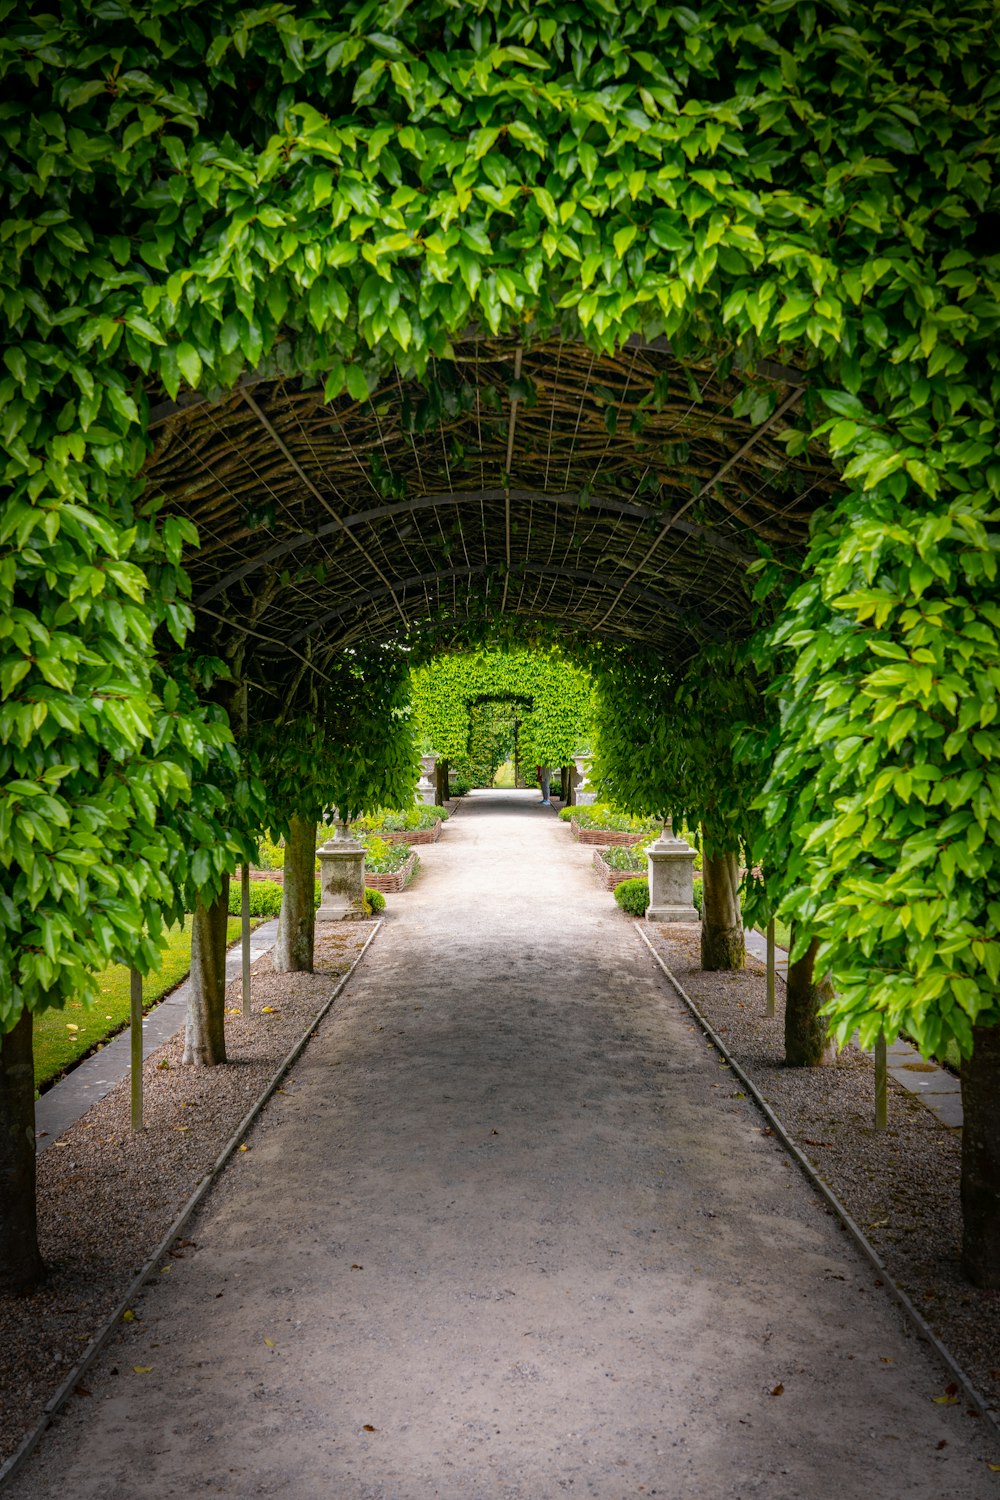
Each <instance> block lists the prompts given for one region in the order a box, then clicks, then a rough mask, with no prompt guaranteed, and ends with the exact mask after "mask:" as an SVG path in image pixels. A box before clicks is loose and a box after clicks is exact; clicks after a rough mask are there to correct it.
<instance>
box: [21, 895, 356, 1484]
mask: <svg viewBox="0 0 1000 1500" xmlns="http://www.w3.org/2000/svg"><path fill="white" fill-rule="evenodd" d="M383 920H384V919H383V918H379V920H378V921H377V922H376V923H375V926H374V928H373V929H372V931H371V932H370V933H369V934H368V937H367V939H366V941H365V945H364V947H363V948H362V950H361V952H360V953H359V954H358V956H357V958H356V959H355V960H354V962H353V963H352V964H351V967H350V968H349V969H348V971H347V973H346V974H343V975H341V978H340V982H339V983H338V984H337V986H336V988H335V989H334V991H333V994H332V995H331V996H330V997H329V999H328V1000H325V1001H324V1002H323V1004H322V1006H321V1007H320V1009H319V1010H318V1011H317V1013H316V1015H315V1016H313V1018H312V1020H311V1021H310V1022H309V1025H308V1026H307V1027H306V1029H305V1031H304V1032H303V1033H302V1035H301V1036H300V1037H299V1040H298V1041H297V1042H295V1043H294V1044H293V1045H292V1049H291V1051H290V1052H288V1053H286V1054H285V1057H284V1058H283V1060H282V1061H281V1062H280V1063H279V1064H278V1070H277V1072H276V1073H275V1074H274V1076H273V1077H272V1079H271V1081H270V1083H269V1084H268V1085H267V1087H266V1088H265V1089H264V1092H263V1093H262V1094H261V1095H260V1097H259V1098H258V1100H257V1102H256V1104H254V1105H252V1106H251V1108H250V1109H249V1111H248V1112H247V1114H245V1115H244V1117H243V1119H242V1120H241V1121H240V1123H239V1125H238V1126H237V1128H236V1131H235V1132H234V1134H233V1135H232V1136H230V1138H229V1140H228V1141H227V1142H226V1144H225V1145H224V1146H223V1148H222V1150H221V1151H220V1153H219V1155H218V1156H217V1157H216V1159H215V1161H214V1163H213V1164H212V1166H210V1167H209V1169H208V1171H207V1172H206V1173H205V1175H204V1177H203V1178H202V1179H201V1181H200V1182H199V1183H198V1185H197V1187H196V1188H195V1190H194V1192H193V1193H192V1194H191V1196H190V1198H189V1199H188V1200H187V1202H186V1203H185V1205H184V1207H183V1208H182V1209H181V1211H180V1213H179V1214H178V1215H177V1217H176V1218H175V1219H174V1221H173V1223H172V1224H171V1225H170V1228H169V1229H168V1230H167V1232H166V1234H165V1235H164V1236H163V1238H162V1239H161V1240H160V1242H159V1243H158V1245H157V1246H156V1249H155V1250H154V1251H153V1253H152V1255H151V1256H150V1257H149V1258H148V1260H147V1261H146V1263H145V1265H144V1266H143V1268H142V1270H141V1271H140V1272H139V1274H138V1275H137V1276H136V1277H134V1278H133V1280H132V1281H131V1283H130V1284H129V1287H128V1290H127V1291H126V1293H125V1296H124V1297H123V1298H122V1300H121V1301H120V1302H119V1303H118V1306H117V1307H116V1308H115V1309H114V1310H113V1312H111V1313H109V1314H108V1316H107V1318H106V1319H105V1320H104V1322H103V1323H102V1325H101V1326H100V1328H99V1329H98V1331H97V1333H95V1335H94V1337H93V1338H92V1339H91V1341H90V1343H89V1344H88V1345H87V1347H86V1349H85V1350H84V1351H83V1353H82V1354H81V1356H80V1358H79V1359H78V1360H77V1362H76V1364H75V1365H74V1366H73V1368H72V1370H71V1371H70V1373H69V1374H68V1375H67V1377H66V1379H65V1380H64V1381H63V1383H62V1385H61V1386H60V1387H59V1389H58V1390H57V1391H56V1393H55V1395H54V1396H53V1397H52V1398H51V1400H49V1401H48V1402H47V1404H46V1406H45V1410H44V1411H43V1412H42V1415H41V1416H40V1417H39V1419H38V1421H37V1422H36V1423H35V1425H34V1427H32V1428H31V1429H30V1430H29V1431H28V1433H27V1434H26V1435H25V1437H24V1438H22V1440H21V1443H20V1445H19V1446H18V1447H17V1448H15V1450H14V1452H13V1453H12V1454H11V1456H10V1458H8V1459H7V1461H6V1462H5V1463H4V1464H2V1465H0V1489H3V1488H4V1486H5V1485H6V1483H7V1480H8V1479H10V1478H11V1477H12V1475H13V1474H14V1472H15V1470H17V1469H19V1468H20V1466H21V1464H22V1463H23V1462H24V1461H25V1459H26V1458H27V1457H28V1455H29V1454H30V1453H31V1452H32V1451H33V1450H34V1448H35V1446H36V1445H37V1443H38V1441H39V1439H40V1438H41V1437H42V1436H43V1435H44V1433H45V1432H46V1431H47V1430H48V1428H49V1427H50V1426H51V1423H52V1419H53V1417H55V1416H56V1415H58V1413H59V1411H60V1410H61V1408H62V1407H63V1406H64V1405H65V1404H66V1402H67V1400H68V1399H69V1397H70V1396H71V1395H72V1393H73V1389H74V1387H75V1386H76V1385H78V1384H79V1381H80V1379H81V1377H82V1376H83V1375H85V1374H86V1372H87V1370H88V1369H89V1368H90V1366H91V1364H93V1362H94V1360H95V1359H96V1358H97V1356H98V1354H100V1352H101V1350H102V1349H103V1348H104V1345H105V1344H106V1343H107V1342H108V1340H109V1339H110V1338H111V1335H112V1334H113V1333H114V1332H115V1330H116V1328H117V1327H118V1324H119V1323H120V1322H121V1318H122V1313H124V1312H126V1311H127V1309H128V1308H129V1307H130V1306H131V1304H132V1303H133V1302H134V1301H135V1299H136V1297H138V1295H139V1293H140V1292H141V1291H142V1288H143V1287H144V1286H145V1284H146V1282H147V1281H149V1280H150V1279H151V1277H152V1273H153V1271H154V1269H155V1267H156V1263H157V1261H160V1260H162V1259H163V1257H164V1256H165V1255H166V1253H167V1251H168V1249H169V1248H170V1246H171V1245H172V1244H173V1242H174V1240H175V1239H176V1238H177V1236H178V1235H179V1234H180V1232H181V1230H182V1229H183V1228H184V1226H185V1225H186V1224H187V1222H188V1220H189V1219H190V1218H191V1215H192V1214H193V1213H194V1212H195V1210H196V1209H198V1208H199V1207H200V1206H201V1201H202V1199H203V1198H204V1197H205V1196H206V1194H207V1193H208V1190H209V1188H210V1187H211V1186H212V1184H213V1183H214V1182H215V1179H216V1178H217V1177H218V1175H219V1173H220V1172H221V1171H222V1168H223V1167H224V1166H225V1165H226V1163H227V1162H228V1160H229V1158H230V1157H231V1156H232V1155H234V1153H235V1152H236V1149H237V1147H238V1146H239V1145H240V1144H241V1143H242V1141H243V1138H244V1136H245V1135H246V1133H247V1131H248V1130H249V1129H250V1128H251V1126H252V1125H253V1124H254V1122H255V1121H256V1119H257V1116H258V1115H259V1114H260V1112H261V1110H262V1109H263V1108H264V1105H265V1104H266V1103H267V1102H268V1100H269V1099H270V1098H271V1096H272V1094H273V1093H274V1091H275V1089H276V1088H277V1087H278V1084H279V1083H280V1082H281V1080H282V1079H283V1078H284V1076H285V1074H286V1073H287V1072H288V1070H289V1068H291V1067H293V1066H294V1065H295V1063H296V1062H297V1061H298V1058H299V1055H300V1054H301V1053H302V1052H304V1051H305V1047H306V1043H307V1042H308V1041H309V1038H310V1037H311V1035H312V1033H313V1032H314V1031H315V1029H316V1027H317V1026H319V1024H320V1023H321V1022H322V1021H323V1020H324V1019H325V1018H326V1014H327V1012H328V1011H329V1009H330V1007H331V1006H332V1005H333V1003H334V1001H335V1000H336V999H337V998H338V996H339V995H340V994H341V992H342V991H343V989H344V986H345V985H346V984H347V981H348V980H349V979H350V978H351V976H352V975H353V973H354V971H355V969H356V968H357V967H358V964H359V963H360V962H361V960H362V959H363V958H364V956H365V954H366V953H367V952H368V949H369V948H370V947H371V945H372V943H373V942H374V940H375V938H376V937H377V936H378V933H379V932H380V931H381V929H382V925H383ZM154 1280H155V1278H154Z"/></svg>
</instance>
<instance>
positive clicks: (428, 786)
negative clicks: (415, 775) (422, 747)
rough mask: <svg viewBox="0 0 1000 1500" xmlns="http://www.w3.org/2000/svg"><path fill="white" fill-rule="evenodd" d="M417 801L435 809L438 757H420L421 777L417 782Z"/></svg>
mask: <svg viewBox="0 0 1000 1500" xmlns="http://www.w3.org/2000/svg"><path fill="white" fill-rule="evenodd" d="M416 801H417V802H422V803H423V804H424V806H425V807H433V806H434V805H435V803H436V802H437V756H436V755H422V756H421V757H420V777H419V779H418V781H417V792H416Z"/></svg>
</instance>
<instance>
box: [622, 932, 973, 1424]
mask: <svg viewBox="0 0 1000 1500" xmlns="http://www.w3.org/2000/svg"><path fill="white" fill-rule="evenodd" d="M634 926H635V929H636V931H637V932H638V934H639V937H640V938H641V939H642V941H643V943H645V945H646V947H647V948H648V949H649V951H650V953H651V954H652V955H653V958H654V959H655V960H656V962H657V964H658V965H659V967H660V968H661V969H662V971H663V973H664V975H665V976H666V978H667V980H668V982H669V983H670V984H671V985H672V987H673V988H674V990H676V992H677V994H678V995H679V997H680V998H681V1000H682V1001H683V1002H684V1004H685V1005H686V1006H687V1008H688V1010H689V1011H690V1012H691V1015H692V1016H693V1017H694V1019H695V1020H696V1021H697V1023H698V1025H699V1026H700V1027H701V1029H702V1031H703V1032H704V1033H705V1035H706V1036H707V1037H708V1039H709V1041H710V1042H711V1043H712V1045H713V1047H715V1049H716V1051H717V1052H719V1053H721V1055H722V1057H723V1058H725V1060H726V1062H727V1063H728V1065H729V1067H730V1068H732V1070H733V1072H734V1074H735V1075H736V1077H737V1078H738V1079H739V1080H740V1082H741V1083H742V1085H743V1087H744V1088H745V1089H746V1091H747V1093H748V1094H749V1095H750V1097H751V1098H752V1099H753V1101H754V1103H755V1104H756V1105H757V1108H758V1109H759V1110H760V1111H761V1113H762V1114H763V1116H764V1118H765V1119H766V1120H767V1122H768V1124H769V1125H770V1126H771V1128H772V1129H773V1131H774V1133H775V1135H776V1136H777V1137H778V1139H779V1140H780V1142H781V1144H782V1145H783V1146H784V1148H785V1150H786V1151H787V1152H788V1154H789V1156H791V1157H792V1159H793V1160H794V1162H795V1163H796V1165H797V1166H798V1167H799V1168H800V1169H801V1171H802V1172H803V1173H804V1174H805V1176H806V1178H807V1179H808V1181H809V1185H810V1187H812V1188H814V1189H815V1191H816V1192H817V1193H819V1194H820V1195H821V1197H822V1198H824V1199H825V1201H826V1202H827V1204H828V1205H829V1206H830V1208H832V1209H833V1212H834V1213H835V1214H836V1215H837V1217H838V1219H840V1221H841V1223H842V1224H843V1226H844V1228H845V1229H846V1230H847V1232H848V1234H850V1236H851V1238H852V1239H853V1240H854V1242H855V1244H856V1245H857V1246H858V1249H859V1250H860V1251H861V1252H862V1254H863V1255H864V1256H865V1257H866V1259H867V1260H869V1261H870V1262H871V1264H872V1266H873V1267H874V1268H875V1270H876V1271H878V1273H879V1276H880V1277H881V1278H882V1280H883V1282H884V1283H885V1286H886V1288H887V1290H888V1291H889V1292H891V1294H892V1296H893V1297H894V1298H895V1299H896V1301H897V1303H898V1304H899V1306H900V1307H901V1308H902V1310H903V1312H904V1313H906V1315H907V1317H908V1318H909V1319H910V1322H911V1323H912V1324H913V1326H914V1327H915V1328H916V1330H917V1332H918V1333H919V1334H920V1336H921V1338H923V1340H924V1341H925V1343H927V1344H929V1345H930V1347H931V1348H932V1349H933V1350H934V1352H935V1354H936V1355H937V1356H938V1358H939V1359H940V1360H941V1361H942V1363H943V1364H944V1365H945V1367H946V1368H947V1369H948V1370H949V1371H950V1373H951V1374H952V1375H953V1376H954V1377H955V1379H956V1380H957V1381H958V1383H959V1385H960V1386H961V1387H962V1389H963V1391H964V1392H965V1395H966V1397H967V1398H968V1400H969V1402H970V1403H971V1404H972V1405H973V1406H974V1407H975V1408H976V1410H977V1412H978V1413H979V1415H980V1417H982V1419H983V1421H984V1422H985V1423H986V1425H987V1426H988V1427H989V1428H990V1429H991V1430H992V1434H993V1436H994V1437H995V1438H998V1439H1000V1413H998V1412H997V1410H996V1408H995V1407H993V1406H991V1405H990V1403H989V1402H988V1401H987V1399H986V1397H985V1396H983V1395H982V1394H981V1392H980V1391H979V1390H978V1389H977V1387H976V1386H975V1385H973V1383H972V1379H971V1377H970V1376H969V1375H967V1374H966V1372H965V1370H964V1369H963V1368H962V1366H961V1365H960V1364H959V1363H958V1361H957V1360H956V1358H955V1356H954V1355H953V1354H952V1353H951V1350H950V1349H948V1347H947V1345H945V1344H943V1343H942V1342H941V1340H940V1339H939V1338H938V1336H937V1334H936V1333H935V1332H934V1330H933V1329H932V1328H931V1326H930V1324H929V1323H928V1322H927V1321H926V1320H925V1319H924V1317H923V1316H922V1314H921V1313H920V1311H919V1309H918V1308H917V1307H916V1306H915V1305H914V1303H913V1302H911V1300H910V1298H909V1297H908V1296H907V1295H906V1293H905V1292H904V1291H903V1289H902V1287H901V1286H899V1285H897V1283H896V1280H895V1278H894V1277H893V1276H892V1275H891V1273H890V1272H889V1271H888V1270H887V1269H886V1267H885V1264H884V1263H883V1261H882V1258H881V1256H880V1255H879V1253H878V1251H877V1250H876V1249H875V1246H874V1245H873V1244H872V1243H871V1241H870V1240H869V1239H868V1238H867V1236H866V1235H865V1233H864V1230H862V1229H861V1228H860V1226H859V1225H858V1224H856V1223H855V1221H854V1219H852V1217H851V1215H850V1214H849V1213H848V1211H847V1209H846V1208H845V1207H844V1205H843V1204H842V1203H841V1201H840V1199H839V1198H838V1197H837V1195H836V1193H834V1192H833V1191H832V1189H831V1188H830V1187H829V1186H828V1185H827V1184H826V1183H825V1182H824V1181H823V1179H822V1178H821V1177H820V1176H819V1173H818V1172H817V1170H816V1167H815V1166H814V1165H813V1163H812V1162H811V1161H810V1159H809V1157H808V1156H806V1154H805V1152H804V1151H802V1150H801V1149H800V1148H799V1147H798V1146H797V1145H796V1144H795V1141H794V1140H793V1139H792V1137H791V1136H790V1135H789V1133H788V1131H787V1130H786V1129H785V1127H784V1125H783V1124H782V1122H781V1120H780V1119H779V1118H778V1116H777V1115H776V1114H775V1113H774V1110H773V1109H772V1108H771V1106H770V1105H769V1104H768V1103H767V1101H766V1099H764V1097H763V1096H762V1095H761V1094H760V1092H759V1091H758V1089H757V1087H756V1085H755V1084H754V1082H753V1080H752V1079H751V1078H750V1077H748V1075H747V1074H746V1073H745V1072H744V1070H743V1069H742V1068H741V1067H740V1065H739V1063H738V1062H737V1061H736V1059H735V1058H734V1057H732V1056H731V1055H730V1053H729V1051H728V1049H727V1048H726V1044H725V1042H724V1041H723V1040H722V1038H721V1037H720V1036H719V1035H718V1034H717V1033H716V1032H715V1031H714V1030H713V1028H712V1026H711V1024H710V1023H709V1021H708V1020H707V1019H706V1018H705V1016H703V1015H702V1013H701V1011H700V1010H699V1009H698V1007H697V1005H696V1004H695V1003H694V1001H693V1000H692V999H691V996H690V995H689V994H688V993H687V991H686V990H685V989H684V987H683V986H682V984H681V983H680V981H679V980H678V979H677V978H676V977H675V975H674V974H672V973H671V971H670V969H669V968H668V967H667V965H666V964H665V963H664V961H663V959H662V957H661V956H660V954H659V953H658V952H657V951H656V948H655V947H654V946H653V943H652V942H651V941H650V939H649V938H648V937H647V936H646V934H645V932H644V931H643V929H642V927H641V926H640V925H639V923H638V922H636V923H635V924H634Z"/></svg>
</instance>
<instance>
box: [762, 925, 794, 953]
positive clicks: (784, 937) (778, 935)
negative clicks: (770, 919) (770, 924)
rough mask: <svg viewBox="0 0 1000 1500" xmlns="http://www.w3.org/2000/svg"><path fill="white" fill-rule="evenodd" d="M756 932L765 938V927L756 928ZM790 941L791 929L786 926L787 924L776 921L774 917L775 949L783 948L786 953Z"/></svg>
mask: <svg viewBox="0 0 1000 1500" xmlns="http://www.w3.org/2000/svg"><path fill="white" fill-rule="evenodd" d="M757 931H758V932H759V933H760V935H761V937H767V928H766V927H758V928H757ZM791 941H792V929H791V928H790V927H789V926H788V924H787V922H779V921H778V919H777V917H776V918H775V920H774V943H775V947H777V948H784V949H785V950H786V951H787V949H788V948H789V946H790V945H791Z"/></svg>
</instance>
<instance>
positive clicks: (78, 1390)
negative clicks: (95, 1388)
mask: <svg viewBox="0 0 1000 1500" xmlns="http://www.w3.org/2000/svg"><path fill="white" fill-rule="evenodd" d="M73 1395H74V1396H90V1395H93V1392H92V1391H90V1390H88V1388H87V1387H86V1386H85V1385H75V1386H74V1387H73Z"/></svg>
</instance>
